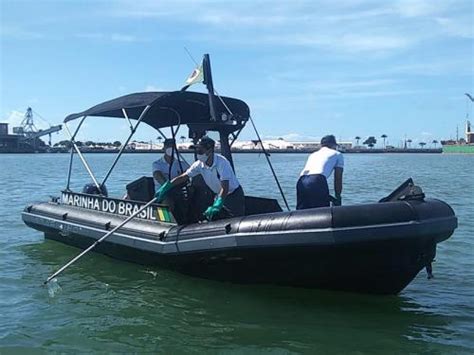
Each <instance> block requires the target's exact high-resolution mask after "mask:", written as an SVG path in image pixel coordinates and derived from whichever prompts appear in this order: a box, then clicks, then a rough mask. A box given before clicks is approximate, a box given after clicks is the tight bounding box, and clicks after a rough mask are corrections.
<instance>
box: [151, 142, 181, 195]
mask: <svg viewBox="0 0 474 355" xmlns="http://www.w3.org/2000/svg"><path fill="white" fill-rule="evenodd" d="M174 146H175V140H174V139H170V138H168V139H165V142H164V143H163V148H164V149H165V154H164V155H163V156H162V157H161V158H160V159H158V160H155V161H154V162H153V164H152V172H153V179H154V181H155V188H156V189H159V188H160V187H161V185H162V184H164V183H165V182H166V181H168V180H170V179H174V178H175V177H176V176H179V175H181V174H182V173H183V172H185V171H186V170H187V169H188V168H189V164H188V163H186V162H185V161H182V160H181V161H178V159H176V158H174V157H173V155H174V156H179V155H178V154H176V153H177V152H174V154H173V150H174V148H173V147H174ZM170 165H171V169H170ZM170 170H171V176H170Z"/></svg>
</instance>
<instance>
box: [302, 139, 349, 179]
mask: <svg viewBox="0 0 474 355" xmlns="http://www.w3.org/2000/svg"><path fill="white" fill-rule="evenodd" d="M334 168H344V157H343V156H342V154H341V152H338V151H337V150H334V149H331V148H328V147H322V148H321V149H319V150H318V151H317V152H314V153H312V154H311V155H310V156H309V157H308V160H307V161H306V165H305V167H304V169H303V171H301V174H300V176H303V175H316V174H322V175H324V176H325V177H326V179H327V178H329V177H330V176H331V174H332V171H333V170H334Z"/></svg>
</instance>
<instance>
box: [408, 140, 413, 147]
mask: <svg viewBox="0 0 474 355" xmlns="http://www.w3.org/2000/svg"><path fill="white" fill-rule="evenodd" d="M411 142H413V141H412V140H411V139H408V140H407V143H408V148H411Z"/></svg>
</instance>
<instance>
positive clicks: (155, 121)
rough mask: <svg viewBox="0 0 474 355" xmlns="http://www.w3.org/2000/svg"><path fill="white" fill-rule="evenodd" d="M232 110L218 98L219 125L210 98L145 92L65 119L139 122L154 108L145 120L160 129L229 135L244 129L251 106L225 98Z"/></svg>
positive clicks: (175, 92)
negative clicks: (182, 127) (181, 128)
mask: <svg viewBox="0 0 474 355" xmlns="http://www.w3.org/2000/svg"><path fill="white" fill-rule="evenodd" d="M222 100H223V101H224V102H225V105H226V106H227V107H228V109H229V110H230V111H231V112H232V116H230V114H229V112H228V110H227V109H226V107H225V106H224V105H223V103H222V102H221V100H220V99H219V98H217V97H216V98H215V107H216V116H217V121H212V119H211V117H210V116H211V115H210V110H209V97H208V95H207V94H203V93H198V92H190V91H171V92H142V93H135V94H129V95H125V96H121V97H118V98H116V99H113V100H110V101H106V102H103V103H101V104H98V105H96V106H94V107H91V108H90V109H88V110H86V111H83V112H79V113H73V114H71V115H69V116H67V117H66V118H65V119H64V122H65V123H66V122H69V121H72V120H74V119H76V118H79V117H83V116H88V117H89V116H99V117H117V118H125V116H124V113H123V110H122V109H124V110H125V111H126V114H127V116H128V118H130V119H135V120H137V119H138V118H139V117H140V115H141V113H142V112H143V110H144V109H145V108H146V107H147V106H150V108H149V109H148V111H147V112H146V113H145V115H144V117H143V122H145V123H147V124H148V125H150V126H152V127H154V128H156V129H159V128H163V127H170V126H174V125H178V124H186V125H189V126H194V127H196V128H198V127H200V128H202V129H205V130H220V129H222V128H223V127H227V128H226V129H227V130H228V131H234V130H238V129H240V128H241V127H242V126H243V125H245V123H246V121H247V120H248V119H249V116H250V110H249V107H248V106H247V104H246V103H245V102H244V101H242V100H239V99H234V98H230V97H222Z"/></svg>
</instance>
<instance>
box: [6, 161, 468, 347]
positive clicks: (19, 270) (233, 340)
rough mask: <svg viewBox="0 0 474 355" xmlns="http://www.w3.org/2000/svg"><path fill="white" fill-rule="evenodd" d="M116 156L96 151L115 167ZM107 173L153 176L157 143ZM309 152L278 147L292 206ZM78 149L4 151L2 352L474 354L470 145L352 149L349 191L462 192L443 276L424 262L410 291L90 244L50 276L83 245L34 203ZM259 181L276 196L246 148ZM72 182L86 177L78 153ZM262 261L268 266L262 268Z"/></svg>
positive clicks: (259, 188) (254, 188) (353, 195)
mask: <svg viewBox="0 0 474 355" xmlns="http://www.w3.org/2000/svg"><path fill="white" fill-rule="evenodd" d="M112 158H113V157H112V156H110V155H101V154H97V155H89V157H88V159H90V160H91V165H92V166H93V168H94V169H95V170H97V171H99V172H100V173H99V174H98V175H99V176H103V174H104V172H105V171H106V170H107V167H108V166H109V164H110V163H111V161H112ZM123 158H124V159H123V161H122V162H121V163H120V164H119V166H118V167H117V170H116V172H115V173H114V174H113V175H112V176H111V181H110V183H109V184H108V188H109V192H111V194H112V195H113V194H116V195H121V194H122V193H123V191H124V186H125V184H126V183H128V182H130V181H131V180H133V179H135V178H137V177H140V176H142V175H145V174H149V169H150V168H151V161H152V160H153V157H152V155H147V154H144V155H125V156H124V157H123ZM305 158H306V157H305V156H304V155H290V154H288V155H276V154H275V155H273V156H272V160H273V161H274V163H275V170H276V171H277V173H278V175H279V176H280V177H281V182H282V185H283V187H284V190H285V191H286V192H287V194H288V196H287V197H288V199H289V200H290V201H291V204H292V206H293V207H294V203H295V193H294V190H295V184H296V179H297V175H298V172H299V170H300V169H301V168H302V166H303V164H304V161H305ZM67 160H68V156H67V155H0V181H1V182H2V188H1V190H0V196H1V200H0V201H1V205H0V216H1V219H0V231H1V238H0V353H7V352H18V353H24V352H25V351H26V350H28V351H31V350H42V351H47V352H91V351H100V352H161V353H182V352H186V353H202V352H208V353H231V354H234V353H249V352H251V353H270V354H287V353H315V352H319V353H381V352H383V353H430V354H431V353H439V354H444V353H472V352H474V249H473V246H474V242H473V240H472V238H473V234H474V233H473V232H474V220H473V217H474V213H473V207H472V204H471V201H472V197H473V192H474V188H473V178H472V175H473V169H472V168H473V166H474V156H472V155H452V156H447V155H432V154H430V155H423V154H414V155H410V154H401V155H396V154H393V155H392V154H381V155H378V154H370V155H362V154H360V155H357V154H352V155H347V156H346V170H345V178H346V185H345V191H344V194H343V196H344V203H345V204H349V203H361V202H369V201H375V200H377V199H379V198H380V197H383V196H385V195H386V194H388V193H389V192H390V191H391V190H392V189H393V188H394V187H396V186H397V185H398V184H399V183H400V182H402V181H403V180H404V179H405V178H407V177H410V176H411V177H413V178H414V179H415V181H416V182H417V183H418V184H419V185H421V186H422V187H423V188H424V190H425V192H426V194H427V195H428V196H430V197H437V198H440V199H443V200H445V201H447V202H448V203H450V204H451V205H452V207H453V208H454V209H455V211H456V213H457V215H458V217H459V224H460V226H459V228H458V229H457V230H456V232H455V234H454V235H453V237H452V238H451V239H449V240H448V241H447V242H445V243H443V244H441V245H439V247H438V255H437V261H436V263H435V264H434V274H435V278H434V279H433V280H427V279H426V275H425V273H424V272H422V273H420V274H419V275H418V277H417V278H416V279H415V280H414V281H413V283H412V284H411V285H409V287H408V288H406V289H405V290H404V291H403V292H402V293H401V294H400V295H398V296H389V297H377V296H367V295H357V294H350V293H341V292H329V291H320V290H305V289H295V288H282V287H273V286H242V285H232V284H227V283H219V282H212V281H206V280H201V279H195V278H191V277H188V276H183V275H179V274H175V273H173V272H170V271H166V270H161V269H150V268H146V267H143V266H140V265H134V264H129V263H125V262H121V261H117V260H113V259H110V258H108V257H105V256H102V255H99V254H94V253H91V254H89V255H87V256H86V257H84V258H83V259H81V261H80V262H78V263H77V264H75V265H74V266H72V267H71V268H70V269H68V270H67V271H66V272H65V273H64V274H63V275H62V276H60V277H59V278H58V282H59V285H60V287H61V289H60V290H58V291H57V292H56V293H55V295H54V297H51V296H50V295H49V293H48V289H47V288H45V287H43V286H42V282H43V280H44V279H45V278H46V277H47V276H48V275H49V274H51V273H52V272H53V271H55V270H56V269H57V268H59V267H60V266H61V265H63V264H64V263H65V262H66V261H68V260H69V259H70V258H72V257H73V256H74V255H76V254H77V253H78V250H77V249H74V248H72V247H68V246H65V245H62V244H60V243H57V242H53V241H45V240H44V238H43V236H42V235H41V234H40V233H39V232H37V231H35V230H32V229H29V228H27V227H26V226H25V225H24V224H23V223H22V221H21V218H20V212H21V210H22V208H23V207H24V206H25V205H26V204H27V203H28V202H32V201H39V200H45V199H47V198H48V196H49V195H51V194H53V195H54V194H56V195H57V194H58V191H59V190H60V189H61V188H63V187H64V185H65V180H66V170H65V169H66V168H67ZM236 165H237V172H238V176H239V178H240V180H241V182H242V184H243V185H244V188H245V190H246V191H247V192H249V193H251V194H254V195H262V196H273V197H278V190H277V188H276V187H275V184H274V182H273V181H272V178H271V176H270V172H269V170H268V167H267V166H265V161H264V158H263V156H258V155H237V156H236ZM75 176H76V179H75V180H74V185H73V186H76V187H78V188H79V187H80V186H82V185H83V184H84V183H85V182H88V178H87V175H86V174H85V173H83V172H82V168H81V166H80V165H79V163H78V164H77V165H75ZM256 272H258V270H256Z"/></svg>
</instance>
